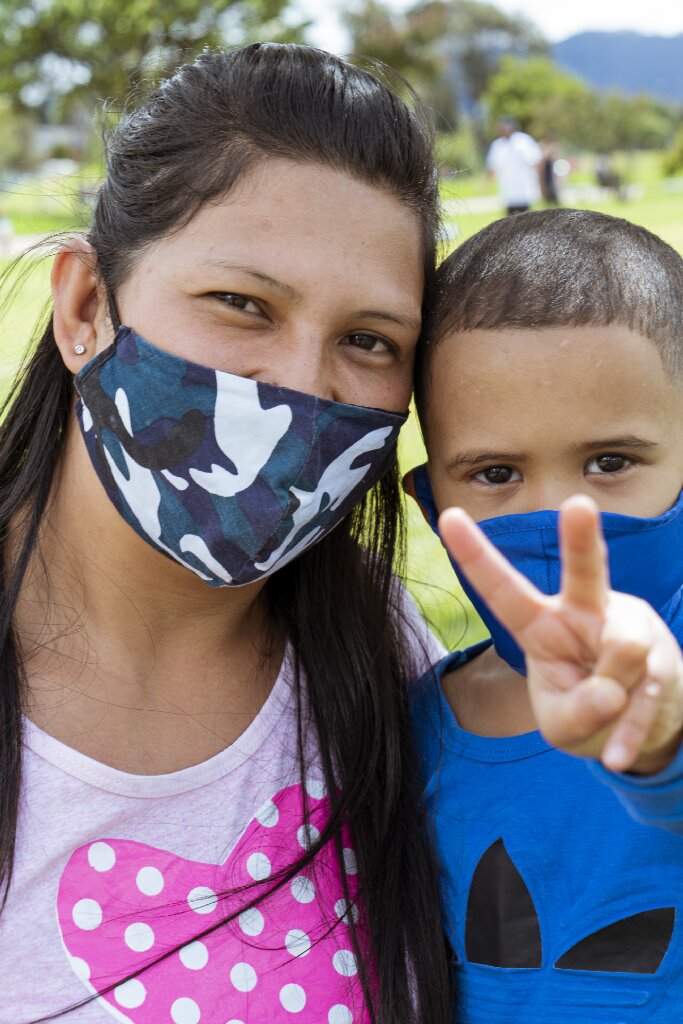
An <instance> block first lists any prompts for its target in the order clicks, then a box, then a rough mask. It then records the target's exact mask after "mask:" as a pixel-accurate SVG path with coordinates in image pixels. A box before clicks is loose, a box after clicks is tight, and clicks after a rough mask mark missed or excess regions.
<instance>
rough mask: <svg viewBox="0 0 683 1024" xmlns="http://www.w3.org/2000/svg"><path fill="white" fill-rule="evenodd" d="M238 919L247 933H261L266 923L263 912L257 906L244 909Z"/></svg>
mask: <svg viewBox="0 0 683 1024" xmlns="http://www.w3.org/2000/svg"><path fill="white" fill-rule="evenodd" d="M238 920H239V923H240V928H241V929H242V931H243V932H244V934H245V935H260V934H261V932H262V931H263V929H264V926H265V923H266V922H265V921H264V920H263V914H262V913H261V911H260V910H259V909H258V908H257V907H250V908H249V910H245V911H243V913H241V914H240V916H239V918H238Z"/></svg>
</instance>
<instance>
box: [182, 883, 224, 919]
mask: <svg viewBox="0 0 683 1024" xmlns="http://www.w3.org/2000/svg"><path fill="white" fill-rule="evenodd" d="M187 902H188V903H189V904H190V907H191V909H192V910H194V912H195V913H196V914H210V913H211V911H212V910H215V909H216V904H217V903H218V896H216V893H215V892H214V891H213V889H209V887H208V886H206V885H198V886H197V887H196V889H193V890H192V891H191V892H189V893H188V894H187Z"/></svg>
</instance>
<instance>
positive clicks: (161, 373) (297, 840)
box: [0, 44, 449, 1024]
mask: <svg viewBox="0 0 683 1024" xmlns="http://www.w3.org/2000/svg"><path fill="white" fill-rule="evenodd" d="M436 221H437V194H436V184H435V176H434V170H433V162H432V153H431V138H430V135H429V132H428V130H427V129H426V128H425V127H424V126H423V125H422V124H421V123H420V122H419V120H418V119H417V118H416V117H415V116H414V114H412V113H411V112H410V111H409V110H408V108H407V107H406V106H405V105H404V104H403V103H402V101H401V100H399V99H398V98H397V97H396V96H395V95H394V94H393V93H392V92H391V91H389V90H388V89H387V88H386V87H385V86H383V85H381V84H380V83H379V82H378V81H377V80H376V79H374V78H373V77H372V76H370V75H369V74H367V73H365V72H362V71H360V70H358V69H356V68H353V67H351V66H349V65H347V64H345V63H343V62H342V61H340V60H338V59H337V58H334V57H331V56H330V55H329V54H325V53H322V52H320V51H316V50H311V49H307V48H301V47H284V46H276V45H271V44H266V45H255V46H251V47H246V48H244V49H242V50H237V51H233V52H230V53H204V54H203V55H202V56H201V57H199V58H198V59H197V60H196V61H195V62H194V63H193V64H189V65H186V66H184V67H182V68H181V69H180V70H179V71H178V72H177V73H176V74H175V75H174V76H173V77H172V78H171V79H170V80H169V81H168V82H166V83H164V85H163V86H162V87H161V89H160V90H159V91H158V92H157V93H156V94H155V95H154V96H153V97H152V98H151V99H150V101H149V102H148V103H147V104H146V105H145V106H143V107H142V108H140V109H139V110H138V111H136V112H134V113H133V114H132V115H130V116H129V117H127V118H126V119H125V120H124V121H123V122H122V123H121V125H120V126H119V127H118V129H117V130H116V131H115V133H114V135H113V138H112V140H111V143H110V147H109V153H108V173H107V178H106V181H105V183H104V185H103V187H102V190H101V192H100V195H99V199H98V202H97V207H96V210H95V215H94V222H93V226H92V229H91V231H90V233H89V235H88V240H87V241H81V242H75V243H73V244H71V245H69V246H67V247H65V248H64V249H63V250H62V251H61V252H60V253H59V255H58V256H57V258H56V260H55V264H54V269H53V274H52V286H53V296H54V312H53V314H52V316H51V318H50V322H49V325H48V326H47V328H46V330H45V333H44V334H43V336H42V338H41V339H40V341H39V344H38V346H37V348H36V351H35V354H34V355H33V357H32V360H31V362H30V364H29V365H28V367H27V369H26V372H25V374H24V376H23V380H22V381H21V383H20V384H19V385H18V388H17V390H16V393H15V394H14V396H13V397H12V398H11V399H10V402H9V411H8V412H7V414H6V418H5V420H4V423H3V426H2V433H1V435H0V481H1V485H0V486H1V491H0V495H1V499H0V500H1V506H0V538H1V539H2V544H3V560H4V564H5V583H4V590H3V594H2V619H1V632H0V644H1V646H2V658H1V659H0V672H1V673H2V683H1V686H0V702H1V705H0V706H1V713H2V745H1V757H2V771H3V778H4V780H5V781H4V785H3V788H2V823H3V824H2V842H1V851H2V853H1V857H2V874H3V880H4V886H5V906H4V910H3V913H2V916H1V917H0V949H2V961H1V962H2V965H3V966H2V967H1V968H0V975H2V978H3V984H2V986H0V991H1V993H2V994H1V995H0V1003H2V1004H3V1005H2V1013H1V1014H0V1016H1V1017H2V1020H3V1021H5V1022H7V1024H9V1022H10V1021H11V1022H12V1024H14V1022H19V1021H22V1022H23V1021H27V1020H38V1019H40V1020H44V1019H52V1018H51V1017H50V1015H51V1014H54V1013H55V1012H58V1011H60V1010H62V1009H63V1008H64V1007H66V1006H68V1005H74V1004H79V1003H83V999H82V995H83V993H84V992H85V993H86V997H85V1005H84V1006H83V1007H82V1008H81V1009H78V1010H76V1011H74V1014H73V1016H74V1017H75V1019H77V1020H86V1021H92V1022H93V1024H95V1022H97V1021H101V1020H105V1019H108V1015H107V1012H106V1011H107V1010H110V1011H111V1012H112V1013H113V1014H114V1015H115V1016H116V1017H117V1018H118V1019H123V1020H130V1021H134V1022H136V1024H141V1022H150V1024H151V1022H154V1024H157V1022H161V1021H167V1020H168V1021H173V1022H174V1024H196V1022H197V1021H199V1020H201V1021H202V1022H209V1021H211V1022H213V1021H215V1022H217V1024H225V1021H226V1020H230V1021H231V1022H232V1024H238V1022H241V1021H248V1022H250V1024H252V1022H253V1024H259V1022H261V1021H263V1022H270V1021H273V1020H276V1019H277V1020H288V1019H289V1018H290V1015H291V1016H292V1018H293V1019H296V1020H297V1021H311V1022H316V1024H317V1022H321V1021H322V1022H324V1021H329V1022H330V1024H350V1022H351V1021H354V1022H356V1021H370V1020H375V1021H378V1022H384V1024H402V1022H408V1021H417V1020H420V1021H423V1020H424V1021H429V1022H430V1024H437V1022H440V1021H446V1020H447V1019H449V1017H448V1015H449V1008H448V998H447V996H448V993H447V981H446V978H447V971H446V967H445V965H444V963H443V956H442V949H443V943H442V940H441V933H440V926H439V914H438V908H437V892H436V886H435V873H434V872H433V869H432V867H431V861H430V858H429V854H428V850H427V846H426V844H425V841H424V839H423V837H422V832H421V829H420V817H419V814H418V811H417V807H418V801H417V797H416V793H415V790H414V786H413V772H412V770H411V767H410V750H409V749H408V748H409V744H408V741H407V739H406V737H407V735H408V729H407V716H406V709H405V707H404V702H403V697H402V686H403V683H404V681H405V680H406V679H407V678H409V677H410V676H414V674H415V673H416V672H419V671H420V669H421V668H423V667H424V665H425V662H426V660H427V659H428V657H429V654H430V652H429V651H428V650H427V648H426V641H424V637H422V642H421V640H420V632H419V630H417V629H416V630H412V636H413V638H414V639H413V640H412V641H410V639H409V638H410V636H411V628H412V627H411V623H410V622H409V621H406V612H405V606H404V602H403V601H402V599H401V596H400V594H398V593H397V588H396V584H395V582H394V578H393V576H392V572H391V569H392V562H393V559H394V556H395V549H396V545H397V542H398V540H399V539H400V523H399V502H398V497H397V474H396V459H395V441H396V435H397V432H398V428H399V426H400V424H401V423H402V422H403V419H404V416H405V412H406V410H407V407H408V401H409V397H410V391H411V379H412V365H413V356H414V351H415V347H416V343H417V339H418V335H419V330H420V316H421V303H422V296H423V292H424V288H425V285H426V284H427V282H428V279H429V276H430V274H431V272H432V268H433V264H434V247H435V231H436ZM74 385H75V391H76V393H77V396H78V400H77V402H74V398H75V393H74ZM375 483H376V486H375V487H374V488H373V489H372V490H371V488H372V485H373V484H375ZM361 499H362V500H361ZM359 501H361V504H360V505H359V506H358V507H356V508H354V506H356V505H357V503H358V502H359ZM361 541H362V543H361ZM408 618H410V616H408ZM22 712H23V717H22ZM22 737H23V740H24V746H25V750H24V753H23V756H22V744H21V740H22ZM55 911H56V913H55ZM37 928H38V929H39V932H37V931H36V929H37ZM37 934H39V935H40V939H39V941H36V935H37ZM84 986H85V988H84ZM88 992H89V993H90V994H91V995H90V996H88V995H87V993H88ZM97 995H99V996H100V998H99V999H98V1000H97V1001H94V1000H95V997H96V996H97Z"/></svg>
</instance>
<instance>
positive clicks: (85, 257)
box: [50, 239, 106, 373]
mask: <svg viewBox="0 0 683 1024" xmlns="http://www.w3.org/2000/svg"><path fill="white" fill-rule="evenodd" d="M50 280H51V285H52V298H53V303H54V313H53V329H54V335H55V340H56V342H57V346H58V348H59V351H60V353H61V356H62V359H63V361H64V365H65V366H66V367H67V369H69V370H70V371H71V373H78V371H79V370H80V369H81V367H82V366H84V365H85V363H87V362H88V360H89V359H92V357H93V356H94V355H95V352H96V351H97V348H98V345H97V341H98V333H99V334H102V332H103V329H104V324H105V322H106V321H105V318H103V316H102V307H103V303H102V300H101V295H100V293H99V290H98V278H97V256H96V253H95V250H94V248H93V247H92V245H90V244H89V243H88V242H86V241H85V240H84V239H73V240H72V241H70V242H69V243H68V245H66V246H64V248H62V249H61V250H60V251H59V252H58V253H57V255H56V257H55V260H54V263H53V265H52V274H51V278H50Z"/></svg>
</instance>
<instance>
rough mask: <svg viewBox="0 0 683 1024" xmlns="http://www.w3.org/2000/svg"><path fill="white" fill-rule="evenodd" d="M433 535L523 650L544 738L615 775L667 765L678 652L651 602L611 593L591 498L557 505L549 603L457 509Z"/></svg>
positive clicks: (674, 724)
mask: <svg viewBox="0 0 683 1024" xmlns="http://www.w3.org/2000/svg"><path fill="white" fill-rule="evenodd" d="M439 531H440V533H441V537H442V539H443V540H444V543H446V544H447V546H448V548H449V550H450V551H451V553H452V554H453V556H454V557H455V558H456V559H457V560H458V562H459V564H460V565H461V566H462V568H463V570H464V571H465V572H466V573H467V576H468V578H469V580H470V582H471V583H472V584H473V586H475V587H476V589H477V591H478V592H479V594H480V595H481V596H482V598H483V599H484V600H485V601H486V603H487V604H488V606H489V607H490V609H491V611H492V612H493V613H494V615H496V616H497V618H498V619H500V621H501V622H502V623H503V625H504V626H505V627H506V628H507V629H508V630H509V631H510V632H511V633H512V634H513V636H514V638H515V640H516V641H517V643H518V644H519V646H520V647H521V648H522V649H523V651H524V653H525V655H526V662H527V678H528V686H529V695H530V699H531V703H532V707H533V710H534V714H535V716H536V721H537V722H538V726H539V728H540V730H541V732H542V733H543V734H544V736H545V737H546V739H547V740H548V742H549V743H552V744H553V745H554V746H556V747H559V748H560V749H562V750H565V751H567V752H568V753H570V754H576V755H578V756H581V757H594V758H600V759H601V760H602V762H603V764H604V765H605V767H607V768H609V769H611V770H612V771H626V770H631V771H636V772H640V773H645V774H649V773H652V772H657V771H660V770H661V769H662V768H664V767H665V766H666V765H667V764H668V762H669V761H670V760H671V758H672V757H673V755H674V753H675V752H676V750H677V749H678V745H679V742H680V739H681V733H682V730H683V656H682V655H681V650H680V648H679V646H678V644H677V642H676V640H675V638H674V637H673V636H672V634H671V633H670V631H669V630H668V628H667V627H666V625H665V624H664V623H663V622H662V620H661V619H660V617H659V616H658V615H657V614H656V613H655V612H654V611H653V610H652V608H651V607H650V605H648V604H647V603H646V602H645V601H641V600H640V599H639V598H636V597H630V596H628V595H626V594H618V593H615V592H614V591H610V589H609V579H608V569H607V558H606V547H605V543H604V540H603V538H602V532H601V529H600V520H599V514H598V510H597V508H596V506H595V505H594V503H593V502H592V501H591V500H590V498H586V497H581V496H577V497H574V498H570V499H569V501H566V502H565V503H564V505H563V506H562V510H561V513H560V544H561V552H562V590H561V593H560V594H557V595H555V596H553V597H548V596H546V595H545V594H542V593H541V592H540V591H538V590H537V589H536V588H535V587H534V586H533V584H532V583H530V582H529V580H527V579H526V577H524V576H522V575H521V574H520V573H518V572H517V570H516V569H513V567H512V566H511V565H510V564H509V562H508V561H507V560H506V559H505V558H504V557H503V555H501V554H500V552H499V551H497V550H496V549H495V548H494V547H493V545H492V544H491V543H490V542H489V541H488V540H487V538H486V537H485V536H484V535H483V533H482V532H481V531H480V530H479V528H478V527H477V526H476V525H475V523H474V522H473V521H472V520H471V519H470V518H469V516H468V515H467V514H466V513H465V512H464V511H463V510H462V509H447V510H446V511H445V512H444V513H443V515H442V516H441V517H440V519H439Z"/></svg>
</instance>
